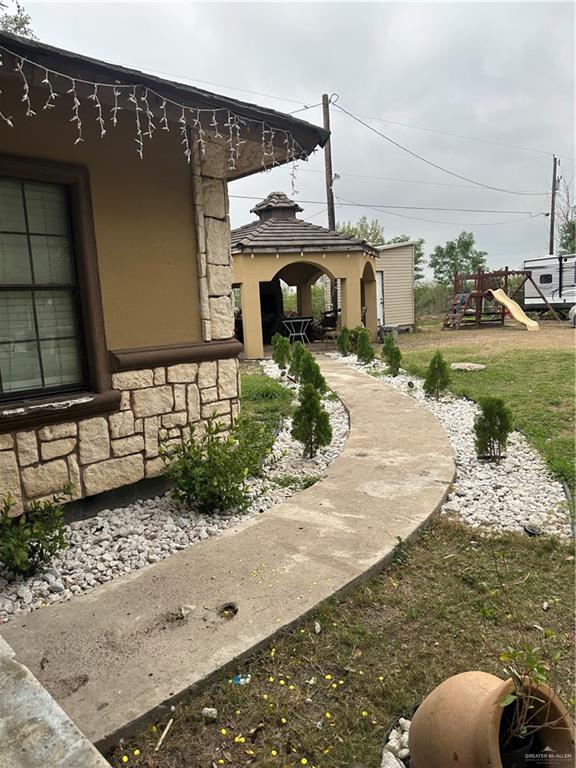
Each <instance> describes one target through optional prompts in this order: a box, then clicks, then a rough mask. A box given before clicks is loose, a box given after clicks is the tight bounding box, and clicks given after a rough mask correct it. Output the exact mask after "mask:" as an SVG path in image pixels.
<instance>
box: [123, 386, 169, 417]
mask: <svg viewBox="0 0 576 768" xmlns="http://www.w3.org/2000/svg"><path fill="white" fill-rule="evenodd" d="M132 398H133V401H134V413H135V415H136V417H137V418H146V417H147V416H159V415H160V414H162V413H169V412H170V411H171V410H172V408H173V407H174V394H173V392H172V387H170V386H168V385H166V386H163V387H152V388H150V389H137V390H136V391H135V392H133V394H132Z"/></svg>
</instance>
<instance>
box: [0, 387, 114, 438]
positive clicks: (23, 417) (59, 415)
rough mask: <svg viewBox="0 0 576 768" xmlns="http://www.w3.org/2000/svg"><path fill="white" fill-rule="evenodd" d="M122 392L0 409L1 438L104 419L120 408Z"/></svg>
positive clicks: (19, 403)
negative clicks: (24, 431) (93, 417)
mask: <svg viewBox="0 0 576 768" xmlns="http://www.w3.org/2000/svg"><path fill="white" fill-rule="evenodd" d="M121 397H122V394H121V392H118V391H117V390H110V391H109V392H100V393H94V392H78V393H75V394H73V395H72V394H69V395H59V396H58V397H49V398H48V397H47V398H42V399H34V400H32V399H30V400H20V401H15V402H13V403H4V404H3V405H0V434H2V433H6V432H17V431H19V430H22V429H29V428H32V427H43V426H45V425H46V424H56V423H58V422H63V421H78V420H79V419H85V418H89V417H90V416H103V415H106V414H108V413H112V412H114V411H117V410H118V409H119V407H120V398H121Z"/></svg>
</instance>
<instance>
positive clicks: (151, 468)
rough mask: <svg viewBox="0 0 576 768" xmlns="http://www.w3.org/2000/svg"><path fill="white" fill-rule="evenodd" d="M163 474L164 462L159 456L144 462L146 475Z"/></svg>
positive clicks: (155, 475)
mask: <svg viewBox="0 0 576 768" xmlns="http://www.w3.org/2000/svg"><path fill="white" fill-rule="evenodd" d="M162 474H164V462H163V461H162V459H161V458H160V457H158V458H156V459H150V460H149V461H147V462H146V477H159V476H160V475H162Z"/></svg>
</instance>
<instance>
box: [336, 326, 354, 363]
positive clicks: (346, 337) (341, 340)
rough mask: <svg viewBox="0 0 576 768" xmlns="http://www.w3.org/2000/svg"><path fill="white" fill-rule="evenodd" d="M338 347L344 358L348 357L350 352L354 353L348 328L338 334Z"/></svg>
mask: <svg viewBox="0 0 576 768" xmlns="http://www.w3.org/2000/svg"><path fill="white" fill-rule="evenodd" d="M336 346H337V348H338V352H340V354H341V355H343V356H344V357H348V355H349V354H350V352H351V351H352V342H351V340H350V331H349V330H348V328H346V326H344V328H342V330H341V331H340V333H339V334H338V338H337V339H336Z"/></svg>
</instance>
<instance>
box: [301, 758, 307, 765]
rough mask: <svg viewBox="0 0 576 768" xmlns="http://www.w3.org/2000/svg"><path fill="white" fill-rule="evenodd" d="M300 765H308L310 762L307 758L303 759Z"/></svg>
mask: <svg viewBox="0 0 576 768" xmlns="http://www.w3.org/2000/svg"><path fill="white" fill-rule="evenodd" d="M300 765H308V760H306V758H305V757H303V758H302V760H300Z"/></svg>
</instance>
